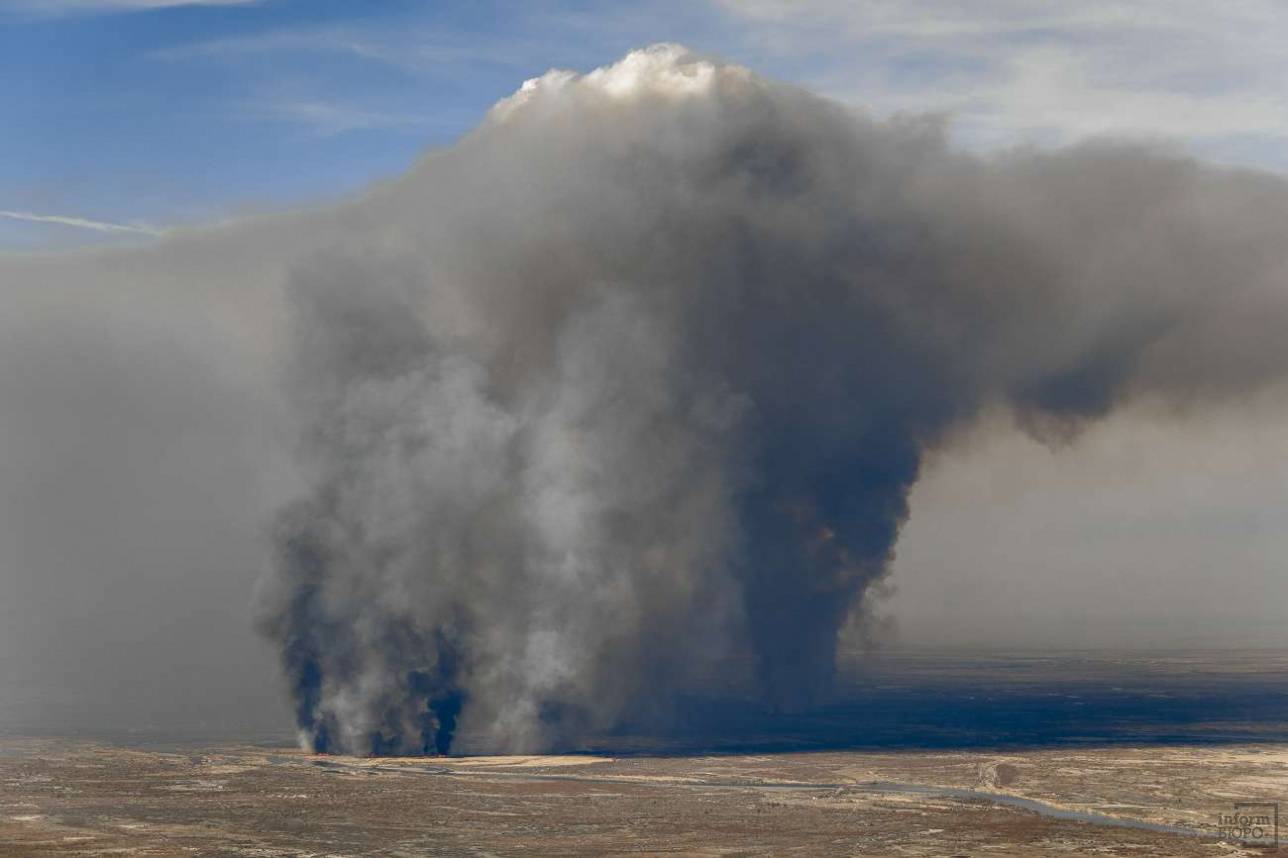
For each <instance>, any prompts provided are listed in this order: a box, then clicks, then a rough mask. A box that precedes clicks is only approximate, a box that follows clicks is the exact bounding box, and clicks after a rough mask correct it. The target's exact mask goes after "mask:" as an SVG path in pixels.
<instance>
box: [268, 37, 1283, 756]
mask: <svg viewBox="0 0 1288 858" xmlns="http://www.w3.org/2000/svg"><path fill="white" fill-rule="evenodd" d="M361 209H362V212H363V215H364V217H365V219H366V221H367V223H366V224H364V225H361V226H359V227H358V228H356V229H354V230H352V231H350V232H349V233H348V234H347V235H346V236H345V237H344V240H343V245H344V246H343V247H339V248H336V249H334V250H333V251H332V252H330V253H327V254H324V255H322V256H320V257H319V258H317V259H314V260H312V261H311V262H309V263H308V264H307V265H304V266H302V267H300V268H299V269H298V270H297V271H296V273H295V275H294V278H293V284H292V287H291V294H292V296H293V300H294V302H295V307H296V311H297V314H298V321H297V333H296V338H297V343H298V352H297V357H296V362H295V369H294V374H293V376H292V382H291V385H290V389H291V391H292V395H293V396H294V398H295V401H296V402H297V405H298V407H299V409H300V410H301V412H302V413H303V414H305V415H306V424H307V426H308V427H309V428H308V441H307V443H306V451H305V461H306V466H307V468H308V469H309V472H310V474H311V480H312V484H313V490H312V491H311V493H310V494H309V496H308V497H307V498H306V499H304V500H302V501H300V502H299V503H298V504H296V505H294V506H293V507H292V508H291V509H290V510H289V511H287V512H286V513H285V514H284V515H283V516H282V518H281V519H280V521H279V525H278V557H277V563H276V567H275V568H276V572H275V576H276V577H275V587H274V596H273V599H272V601H271V606H270V610H269V618H268V620H267V623H266V627H267V628H268V630H269V633H270V634H271V635H272V636H273V637H274V638H275V639H276V640H278V641H279V642H280V644H281V646H282V650H283V653H284V658H285V663H286V666H287V670H288V672H289V674H290V676H291V678H292V682H293V688H294V693H295V699H296V702H297V705H298V716H299V722H300V726H301V728H302V730H303V731H304V732H305V734H306V736H307V737H308V739H309V741H310V742H311V743H312V744H313V745H314V746H315V747H318V748H323V749H329V748H334V749H344V750H350V751H364V752H365V751H375V752H412V753H416V752H426V751H428V752H433V751H435V750H439V751H442V750H444V749H446V748H447V747H448V745H449V742H450V737H451V735H452V732H453V730H454V729H455V727H456V725H457V724H458V723H459V724H460V725H461V726H462V727H464V728H467V730H466V733H467V734H468V735H469V736H470V737H471V742H472V743H475V746H476V747H481V748H489V749H508V750H528V749H534V748H542V747H548V746H551V745H552V744H553V745H558V744H561V743H566V742H569V741H572V740H575V739H576V737H577V736H578V735H579V734H580V733H582V732H583V731H585V730H603V729H606V728H610V727H612V726H613V725H615V724H617V723H619V722H620V721H622V720H623V719H626V718H630V719H638V718H641V717H643V718H648V717H654V716H656V717H665V716H666V715H667V711H666V710H667V707H668V706H669V705H670V704H672V703H673V702H674V701H675V699H676V698H677V696H680V695H691V694H700V693H701V692H702V691H703V690H704V689H708V688H711V687H713V686H716V685H719V686H720V687H723V688H728V687H729V686H730V684H731V683H732V684H733V685H734V686H736V687H741V688H743V689H747V690H752V691H753V692H754V693H756V694H758V695H760V696H761V697H762V699H763V700H765V701H766V702H768V703H770V704H772V705H775V706H781V707H793V706H804V705H809V704H810V703H812V702H815V701H817V700H818V699H820V697H821V696H822V695H825V694H826V692H827V689H828V686H829V681H830V679H831V675H832V671H833V668H834V653H835V647H836V641H837V635H838V632H839V630H840V629H841V627H842V624H843V623H845V622H846V620H847V618H848V617H849V616H851V614H852V613H853V612H855V611H856V610H861V607H862V600H863V596H864V593H865V591H866V590H867V589H868V587H869V586H871V584H872V582H874V581H876V580H877V579H879V578H880V577H881V576H882V574H883V573H884V571H885V569H886V566H887V563H888V562H889V559H890V556H891V551H892V548H893V546H894V542H895V538H896V536H897V534H898V531H899V527H900V525H901V523H902V522H903V520H904V518H905V517H906V515H907V503H906V497H907V494H908V490H909V488H910V486H911V485H912V484H913V482H914V481H915V480H916V479H917V475H918V466H919V461H920V458H921V453H922V451H923V450H925V449H926V448H927V447H928V446H931V445H934V444H936V443H937V442H939V441H940V440H941V439H943V438H944V437H945V434H946V433H948V432H949V431H950V430H952V429H953V428H954V427H955V426H957V425H959V424H961V423H962V421H965V420H969V419H970V418H971V417H972V416H973V415H975V414H977V413H978V412H979V411H980V409H981V408H983V407H985V406H987V405H990V404H993V403H996V402H999V401H1006V402H1009V403H1011V404H1013V405H1014V406H1015V408H1017V409H1018V410H1019V412H1020V413H1021V415H1022V417H1023V419H1024V420H1026V421H1027V422H1028V423H1029V424H1030V425H1031V426H1033V427H1034V428H1035V429H1036V430H1038V431H1041V432H1043V433H1052V432H1055V433H1061V432H1064V431H1065V430H1068V429H1070V428H1072V427H1075V426H1076V424H1077V423H1078V422H1079V421H1081V420H1085V419H1087V418H1092V417H1097V416H1100V415H1102V414H1105V413H1106V412H1108V411H1109V410H1110V409H1112V408H1113V407H1114V405H1115V404H1116V403H1118V402H1120V401H1122V400H1124V399H1125V398H1127V397H1130V396H1136V395H1157V396H1165V397H1170V398H1175V399H1177V400H1184V401H1189V400H1191V399H1194V398H1211V397H1220V396H1223V395H1227V394H1237V393H1242V392H1246V391H1248V390H1250V389H1252V388H1254V387H1256V386H1257V385H1259V384H1261V383H1263V382H1265V381H1268V380H1270V379H1273V378H1277V377H1278V376H1279V375H1280V374H1281V373H1282V371H1283V369H1284V368H1285V367H1286V366H1288V338H1282V337H1276V336H1274V331H1275V330H1276V329H1277V328H1278V327H1279V326H1282V325H1283V324H1284V323H1285V322H1288V315H1286V314H1285V309H1286V308H1288V304H1286V303H1285V294H1284V287H1283V279H1282V278H1283V276H1284V275H1285V273H1288V269H1285V260H1286V259H1288V256H1286V255H1285V250H1284V243H1283V241H1282V238H1283V236H1282V226H1283V224H1284V223H1288V220H1285V217H1284V216H1285V215H1288V194H1285V190H1284V188H1283V187H1282V186H1281V185H1280V184H1279V183H1277V182H1272V181H1270V180H1267V179H1266V178H1264V177H1252V176H1247V175H1243V176H1240V175H1232V174H1224V173H1218V172H1215V171H1209V170H1205V169H1202V168H1200V167H1197V166H1195V165H1193V164H1191V163H1187V162H1185V161H1181V160H1175V159H1169V158H1165V157H1160V156H1156V155H1151V154H1148V153H1146V152H1142V151H1139V150H1134V149H1130V148H1123V147H1115V146H1098V147H1087V148H1081V149H1076V150H1071V151H1065V152H1060V153H1057V154H1039V153H1020V154H1015V155H1012V156H1008V157H1004V158H998V159H992V160H987V161H981V160H975V159H972V158H968V157H965V156H961V155H958V154H955V153H953V152H951V151H949V150H948V149H947V148H946V147H945V145H944V143H943V141H942V139H941V138H940V135H939V133H938V130H937V129H936V128H935V127H933V126H931V125H927V124H924V123H916V122H909V123H898V122H896V123H892V124H877V123H873V122H870V121H867V120H864V119H858V118H855V117H854V116H853V115H851V114H850V113H847V112H846V111H845V110H843V109H842V108H840V107H838V106H836V105H834V104H831V103H828V102H825V101H822V100H819V99H817V98H814V97H812V96H810V95H809V94H807V93H805V92H802V91H799V90H796V89H793V88H790V87H786V86H779V85H776V84H773V83H770V82H767V81H764V80H761V79H759V78H757V77H755V76H754V75H752V74H750V73H749V72H748V71H746V70H745V69H741V68H738V67H734V66H727V65H720V64H718V63H712V62H708V61H705V60H702V59H699V58H696V57H693V56H691V55H689V54H687V53H686V52H684V51H683V50H681V49H678V48H672V47H661V48H655V49H652V50H649V51H645V52H641V53H637V54H633V55H631V56H629V57H627V58H626V59H625V60H624V61H622V62H621V63H620V64H618V65H616V66H613V67H611V68H607V69H602V70H599V71H596V72H594V73H591V74H589V75H585V76H577V75H573V74H568V73H562V72H553V73H551V74H548V75H546V76H545V77H543V78H541V79H539V80H536V81H532V82H529V83H528V84H526V85H525V86H524V88H523V89H522V90H521V91H520V92H519V93H518V94H516V95H515V96H513V97H512V98H510V99H508V100H506V101H504V102H502V103H501V104H499V105H498V106H497V107H496V108H495V109H494V110H493V111H492V114H491V115H490V116H489V117H488V119H487V121H486V122H485V123H484V125H483V127H481V128H480V129H479V130H478V131H477V132H475V133H474V134H473V135H472V136H470V137H468V138H467V139H466V140H464V141H463V142H462V143H460V144H459V145H458V146H457V147H455V148H454V149H452V150H450V151H447V152H442V153H438V154H435V155H433V156H431V157H430V158H428V159H427V160H426V161H425V162H423V163H422V164H421V165H419V166H418V167H417V168H416V169H415V170H414V171H413V172H412V173H411V174H410V175H408V176H407V177H405V178H404V179H402V180H400V181H399V182H398V183H396V184H395V185H393V186H391V187H389V188H386V189H384V190H382V191H381V192H379V193H378V194H376V195H374V196H373V197H372V198H371V199H369V200H367V201H365V202H364V203H363V204H362V205H361Z"/></svg>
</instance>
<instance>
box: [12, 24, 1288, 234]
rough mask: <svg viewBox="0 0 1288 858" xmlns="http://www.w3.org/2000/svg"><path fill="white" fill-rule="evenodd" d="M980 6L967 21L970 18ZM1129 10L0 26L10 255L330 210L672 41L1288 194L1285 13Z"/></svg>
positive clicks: (974, 141)
mask: <svg viewBox="0 0 1288 858" xmlns="http://www.w3.org/2000/svg"><path fill="white" fill-rule="evenodd" d="M963 6H965V7H968V8H967V9H966V10H963ZM1282 9H1283V7H1281V6H1277V5H1276V4H1275V3H1273V2H1252V0H1231V2H1229V3H1223V4H1210V3H1199V2H1190V0H1173V2H1167V3H1164V2H1156V0H1113V2H1087V3H1082V4H1061V3H1050V2H1046V0H1028V2H1017V0H980V2H977V3H973V4H959V3H952V2H949V0H902V2H894V0H857V2H832V1H831V0H802V2H794V3H787V2H779V0H710V2H702V0H694V2H667V0H653V2H648V1H647V0H646V2H636V3H632V4H629V5H625V4H623V5H620V6H615V5H612V4H605V3H579V2H544V3H543V2H531V3H521V2H513V3H510V2H479V3H455V4H453V3H430V2H411V0H369V2H353V0H347V2H339V0H241V2H237V0H220V1H219V2H210V0H207V2H193V0H0V116H3V117H4V119H3V124H2V125H0V127H2V128H3V134H0V248H3V249H10V250H14V249H48V248H58V247H67V246H75V245H80V244H85V243H90V242H98V241H105V240H132V239H138V238H139V237H145V236H146V235H148V234H149V233H150V232H154V231H158V230H163V229H165V228H167V227H170V226H175V225H182V224H189V223H197V222H203V221H209V220H213V219H220V218H226V217H230V216H235V215H237V214H240V213H248V212H257V211H266V210H277V209H281V208H285V207H293V206H298V205H303V204H307V203H308V202H311V201H316V200H321V199H328V198H333V197H336V196H338V195H342V194H344V193H348V192H352V191H354V190H356V189H359V188H361V187H363V186H365V185H367V184H369V183H370V182H371V181H373V180H376V179H378V178H380V177H384V176H390V175H394V174H396V173H398V172H399V171H400V170H402V169H404V168H405V167H406V166H407V165H408V164H410V163H411V162H412V161H413V160H414V158H415V157H416V156H417V154H418V153H420V152H422V151H424V150H425V149H427V148H430V147H434V146H441V145H445V144H448V143H450V142H451V141H452V140H454V139H455V138H457V137H458V136H460V134H461V133H463V132H464V131H466V130H468V129H469V128H470V127H472V126H473V125H474V124H475V123H476V122H477V121H478V120H479V118H480V117H481V116H482V115H483V113H484V112H485V111H486V109H487V108H488V106H489V105H491V104H492V103H493V102H495V101H496V100H497V99H498V98H500V97H503V96H504V95H507V94H509V93H510V92H512V91H514V90H515V89H516V88H517V87H518V85H519V84H520V83H522V81H523V80H524V79H526V78H529V77H533V76H535V75H538V74H540V73H541V72H543V71H545V70H547V69H549V68H551V67H565V68H573V69H578V70H586V69H590V68H593V67H595V66H598V65H602V64H605V63H608V62H611V61H612V60H614V59H616V58H618V57H620V56H621V55H622V54H624V53H625V52H626V51H628V50H630V49H631V48H634V47H639V46H642V45H646V44H649V43H653V42H658V41H679V42H683V43H685V44H687V45H689V46H690V47H692V48H695V49H698V50H703V51H708V52H712V53H716V54H720V55H724V56H727V57H729V58H731V59H734V60H736V61H739V62H743V63H745V64H747V65H750V66H752V67H753V68H755V69H756V70H758V71H760V72H762V73H765V74H769V75H772V76H775V77H779V78H783V79H787V80H791V81H795V82H798V83H801V84H804V85H806V86H809V87H811V88H813V89H816V90H818V91H821V92H823V93H825V94H827V95H830V96H833V97H836V98H839V99H842V100H846V101H849V102H853V103H854V104H856V105H860V106H862V107H864V108H866V109H869V110H872V111H874V112H877V113H879V114H890V113H896V112H923V111H931V112H940V113H944V114H945V115H947V116H949V117H950V122H951V128H952V129H953V134H954V135H955V136H956V138H957V139H958V140H959V141H960V142H961V143H962V144H963V145H967V146H971V147H974V148H978V149H989V148H993V147H997V146H1007V145H1012V144H1016V143H1025V142H1032V143H1037V144H1041V145H1055V144H1060V143H1065V142H1068V141H1070V140H1074V139H1079V138H1082V137H1085V136H1089V135H1097V134H1112V135H1120V136H1121V135H1128V136H1135V137H1141V136H1143V137H1149V138H1154V139H1161V140H1166V141H1169V143H1170V144H1171V145H1176V146H1178V147H1181V148H1185V149H1188V150H1190V151H1193V152H1195V153H1197V154H1199V155H1201V156H1203V157H1208V158H1212V159H1216V160H1220V161H1224V162H1228V163H1235V164H1244V165H1252V166H1260V167H1266V168H1269V169H1274V170H1281V171H1283V170H1288V155H1286V154H1285V153H1288V147H1286V146H1285V144H1286V143H1288V101H1286V100H1285V91H1286V90H1285V86H1284V83H1283V81H1285V80H1288V60H1285V59H1284V58H1283V56H1282V55H1283V54H1284V52H1283V51H1282V45H1283V44H1285V43H1286V40H1288V11H1281V10H1282Z"/></svg>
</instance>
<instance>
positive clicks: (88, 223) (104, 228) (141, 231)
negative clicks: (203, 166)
mask: <svg viewBox="0 0 1288 858" xmlns="http://www.w3.org/2000/svg"><path fill="white" fill-rule="evenodd" d="M0 217H3V218H7V219H9V220H20V221H26V222H28V223H48V224H55V225H57V226H66V227H73V228H75V229H88V230H93V231H94V232H112V233H133V234H135V235H161V233H162V232H164V230H160V229H157V228H156V227H152V226H148V225H146V224H137V223H134V224H129V223H112V222H111V221H102V220H90V219H89V218H83V217H69V216H67V215H46V214H36V213H35V212H18V211H3V210H0Z"/></svg>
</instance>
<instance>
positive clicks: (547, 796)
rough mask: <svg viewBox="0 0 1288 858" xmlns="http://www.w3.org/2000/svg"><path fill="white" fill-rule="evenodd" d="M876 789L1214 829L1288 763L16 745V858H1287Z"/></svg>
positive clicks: (1286, 773)
mask: <svg viewBox="0 0 1288 858" xmlns="http://www.w3.org/2000/svg"><path fill="white" fill-rule="evenodd" d="M872 782H895V783H902V784H913V785H924V786H935V787H953V788H966V789H974V790H978V791H980V792H982V793H985V794H989V793H992V794H997V795H1012V796H1021V797H1027V798H1032V799H1036V800H1039V801H1042V802H1045V803H1049V804H1052V805H1056V806H1059V807H1064V808H1070V809H1076V810H1085V811H1090V812H1094V813H1099V814H1108V815H1113V816H1118V817H1122V818H1127V819H1137V820H1146V821H1152V822H1158V823H1164V824H1181V825H1185V826H1188V827H1193V828H1200V829H1203V828H1206V829H1209V830H1210V829H1211V827H1212V826H1213V825H1214V823H1215V821H1216V817H1217V814H1218V813H1219V812H1221V811H1225V812H1229V811H1230V806H1231V803H1232V802H1234V801H1257V800H1260V801H1278V800H1280V799H1283V798H1285V797H1288V748H1285V747H1283V746H1239V747H1225V748H1140V749H1124V748H1103V749H1085V750H1084V749H1079V750H1050V751H1029V752H1023V753H997V754H992V753H986V752H915V753H866V752H821V753H800V754H763V755H730V756H712V757H701V756H685V757H627V758H621V759H611V758H607V757H590V756H585V757H582V756H559V757H540V756H525V757H474V758H465V759H441V758H434V759H372V758H359V757H314V756H310V755H306V754H302V753H300V752H297V751H278V750H273V751H267V750H264V749H258V748H244V747H226V748H211V749H206V750H202V751H194V752H183V753H161V752H150V751H141V750H130V749H125V748H119V747H112V746H109V745H105V744H93V743H84V742H75V743H73V742H67V741H54V740H39V739H2V740H0V855H4V856H26V855H40V856H52V855H60V856H61V855H68V856H90V855H94V856H98V855H153V856H155V855H199V856H205V855H211V856H214V855H230V856H295V857H296V858H299V856H323V855H327V856H349V855H353V856H357V855H395V856H412V855H538V854H561V855H570V854H571V855H604V854H625V853H629V854H636V855H638V854H688V855H712V856H715V855H762V854H763V855H769V854H774V855H779V854H796V855H826V854H849V855H860V854H861V855H904V856H921V855H924V856H953V855H970V856H1031V855H1139V856H1166V855H1179V856H1233V855H1264V854H1270V853H1267V852H1266V851H1264V850H1261V849H1252V848H1244V847H1241V846H1240V845H1238V844H1235V843H1228V842H1223V841H1221V840H1219V839H1217V838H1215V837H1210V838H1203V837H1190V836H1185V835H1181V834H1174V833H1164V832H1155V831H1148V830H1140V829H1131V828H1119V827H1111V826H1106V825H1100V824H1092V823H1085V822H1073V821H1065V820H1058V819H1052V818H1049V817H1045V816H1040V815H1038V814H1036V813H1033V812H1029V811H1025V810H1020V809H1016V808H1012V807H1006V806H1003V805H999V804H995V803H992V802H990V801H988V800H986V799H985V798H983V797H977V798H971V797H951V796H942V795H931V794H915V795H909V794H898V793H883V792H880V791H876V790H874V789H873V788H872V787H871V786H870V785H869V786H865V784H871V783H872ZM784 787H786V788H784ZM1283 852H1288V850H1284V849H1282V848H1281V850H1280V853H1281V854H1282V853H1283Z"/></svg>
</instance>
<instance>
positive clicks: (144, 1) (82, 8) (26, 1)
mask: <svg viewBox="0 0 1288 858" xmlns="http://www.w3.org/2000/svg"><path fill="white" fill-rule="evenodd" d="M259 2H261V0H0V12H6V11H8V12H22V13H25V14H34V15H67V14H74V13H77V12H141V11H146V10H149V9H170V8H174V7H177V6H251V5H255V4H257V3H259Z"/></svg>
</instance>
